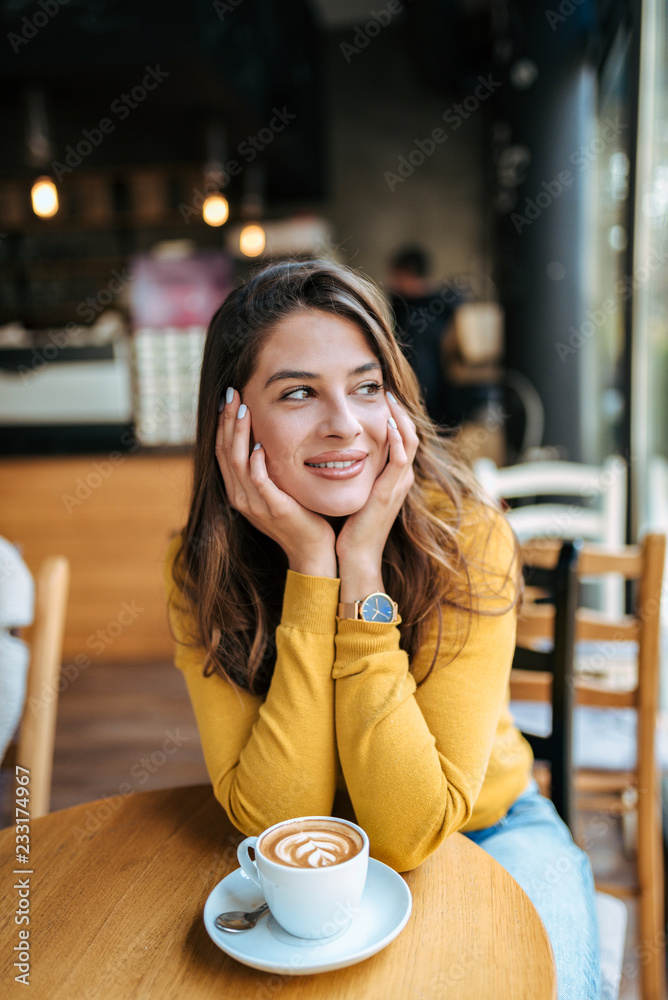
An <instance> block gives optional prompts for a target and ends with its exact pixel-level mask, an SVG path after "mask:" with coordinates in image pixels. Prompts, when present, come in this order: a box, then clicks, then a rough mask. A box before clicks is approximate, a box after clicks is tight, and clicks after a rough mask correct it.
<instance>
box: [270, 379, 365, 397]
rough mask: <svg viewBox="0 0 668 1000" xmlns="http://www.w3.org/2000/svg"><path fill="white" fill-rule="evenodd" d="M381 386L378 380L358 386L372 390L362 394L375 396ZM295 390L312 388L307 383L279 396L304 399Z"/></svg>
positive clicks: (303, 390) (310, 390)
mask: <svg viewBox="0 0 668 1000" xmlns="http://www.w3.org/2000/svg"><path fill="white" fill-rule="evenodd" d="M382 388H383V387H382V385H379V383H378V382H365V384H364V385H361V386H360V387H359V389H360V390H362V389H371V390H372V392H370V393H368V392H364V393H362V395H363V396H371V395H373V396H375V395H377V393H379V392H380V391H381V389H382ZM297 392H313V389H312V388H311V387H310V386H309V385H302V386H300V387H299V388H298V389H291V390H290V392H286V393H285V394H284V395H283V396H281V399H295V400H297V401H299V400H300V399H304V397H303V396H301V397H299V396H296V395H295V393H297Z"/></svg>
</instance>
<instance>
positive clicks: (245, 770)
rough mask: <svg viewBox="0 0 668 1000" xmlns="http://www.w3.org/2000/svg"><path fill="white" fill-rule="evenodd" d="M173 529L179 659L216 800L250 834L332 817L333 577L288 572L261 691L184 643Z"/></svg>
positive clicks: (186, 631) (189, 625) (186, 633)
mask: <svg viewBox="0 0 668 1000" xmlns="http://www.w3.org/2000/svg"><path fill="white" fill-rule="evenodd" d="M178 543H179V539H178V537H177V538H176V539H174V540H173V541H172V542H171V543H170V547H169V549H168V552H167V558H166V561H165V588H166V593H167V599H168V605H169V616H170V622H171V625H172V630H173V632H174V636H175V638H176V641H177V645H176V653H175V662H176V666H177V667H178V668H179V669H180V670H181V671H182V673H183V675H184V677H185V680H186V685H187V687H188V692H189V695H190V699H191V702H192V705H193V709H194V712H195V717H196V720H197V726H198V729H199V734H200V739H201V742H202V749H203V752H204V759H205V761H206V766H207V770H208V772H209V777H210V779H211V783H212V785H213V790H214V794H215V796H216V798H217V799H218V801H219V802H220V803H221V805H222V806H223V808H224V809H225V812H226V813H227V815H228V816H229V818H230V821H231V822H232V823H233V824H234V826H235V827H237V829H238V830H241V832H242V833H245V834H246V835H247V836H253V835H256V834H258V833H260V832H261V831H262V830H264V829H266V827H268V826H271V825H272V824H273V823H276V822H278V821H279V820H281V819H288V818H290V817H291V816H309V815H317V816H322V815H331V811H332V803H333V800H334V794H335V791H336V772H337V752H336V737H335V730H334V682H333V680H332V676H331V670H332V663H333V662H334V635H335V632H336V611H337V606H338V599H339V586H340V580H339V579H331V578H328V577H314V576H305V575H303V574H301V573H296V572H293V571H292V570H288V571H287V579H286V585H285V591H284V596H283V608H282V615H281V621H280V624H279V625H278V627H277V629H276V664H275V668H274V674H273V678H272V681H271V684H270V687H269V690H268V692H267V695H266V697H265V698H262V697H261V696H259V695H253V694H250V693H248V692H244V691H241V690H239V689H238V688H235V687H234V686H233V685H232V684H230V683H229V682H228V681H226V680H224V679H223V678H222V677H220V676H219V675H218V674H212V675H211V676H209V677H205V676H203V673H202V670H203V664H204V661H205V656H206V654H205V651H204V649H203V648H202V647H201V646H198V647H193V646H192V645H190V646H189V645H185V644H183V643H186V642H188V641H189V637H190V636H191V635H192V634H193V621H192V616H191V615H190V614H189V613H188V612H187V610H186V608H185V607H184V601H183V595H182V594H181V591H179V590H178V589H177V588H176V585H175V583H174V581H173V579H172V575H171V567H172V563H173V560H174V557H175V555H176V551H177V549H178Z"/></svg>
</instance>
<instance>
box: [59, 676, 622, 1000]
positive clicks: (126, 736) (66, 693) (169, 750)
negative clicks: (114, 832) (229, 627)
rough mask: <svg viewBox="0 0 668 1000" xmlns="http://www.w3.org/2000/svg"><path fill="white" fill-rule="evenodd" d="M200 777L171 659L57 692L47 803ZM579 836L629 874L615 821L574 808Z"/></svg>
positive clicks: (610, 866)
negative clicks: (56, 714) (57, 700)
mask: <svg viewBox="0 0 668 1000" xmlns="http://www.w3.org/2000/svg"><path fill="white" fill-rule="evenodd" d="M208 780H209V779H208V775H207V771H206V767H205V765H204V759H203V756H202V751H201V746H200V743H199V736H198V733H197V727H196V724H195V718H194V715H193V712H192V708H191V706H190V702H189V699H188V694H187V691H186V687H185V682H184V680H183V678H182V676H181V674H180V673H179V671H178V670H177V669H176V668H175V667H174V666H173V665H172V664H171V663H169V662H164V663H152V664H146V663H142V664H136V665H135V664H127V663H126V664H103V663H98V664H92V665H91V666H90V667H89V668H88V669H86V670H84V671H82V672H81V673H80V675H79V676H78V677H77V678H76V680H74V681H72V682H70V683H68V684H67V686H66V687H65V688H64V689H63V690H62V691H61V694H60V700H59V705H58V725H57V731H56V751H55V760H54V772H53V791H52V799H51V808H52V810H56V809H64V808H66V807H68V806H72V805H77V804H78V803H80V802H88V801H91V800H92V799H98V798H103V797H106V796H109V795H117V794H119V792H122V793H125V794H127V793H128V792H129V790H132V791H136V792H140V791H146V790H149V789H154V788H165V787H170V786H172V787H173V786H175V785H192V784H200V783H207V782H208ZM128 786H129V788H128ZM583 835H584V836H585V838H586V843H587V844H588V845H591V846H590V847H588V853H589V856H590V858H591V861H592V867H593V869H594V873H595V875H599V876H601V877H604V876H605V877H608V876H611V877H617V876H619V875H621V876H622V877H624V875H628V874H629V872H630V870H631V869H630V865H629V862H628V860H626V859H625V858H624V854H623V850H622V838H621V829H620V826H619V822H618V820H616V819H614V818H612V819H611V821H610V822H608V821H607V818H606V820H605V821H604V822H601V818H600V817H594V816H590V815H579V816H578V822H577V826H576V830H575V837H576V840H578V841H580V842H581V840H582V836H583ZM628 906H629V926H628V932H627V938H626V955H625V960H624V971H625V974H624V979H623V982H622V990H621V993H620V997H621V1000H640V993H639V972H640V969H639V963H638V957H637V950H636V940H635V936H636V913H635V904H634V903H633V902H632V901H629V903H628Z"/></svg>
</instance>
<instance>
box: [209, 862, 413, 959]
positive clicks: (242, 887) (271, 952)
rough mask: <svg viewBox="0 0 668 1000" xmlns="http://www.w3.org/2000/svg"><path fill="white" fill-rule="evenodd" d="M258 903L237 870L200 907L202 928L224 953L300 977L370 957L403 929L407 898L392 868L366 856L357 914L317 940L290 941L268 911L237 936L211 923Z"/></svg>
mask: <svg viewBox="0 0 668 1000" xmlns="http://www.w3.org/2000/svg"><path fill="white" fill-rule="evenodd" d="M263 902H264V899H263V896H262V893H261V891H260V890H259V889H258V887H257V886H256V885H255V883H254V882H251V880H250V879H249V878H248V876H247V875H246V874H245V872H243V871H242V870H241V868H237V870H236V871H234V872H231V874H229V875H228V876H227V877H226V878H224V879H223V880H222V882H219V883H218V885H217V886H216V887H215V889H214V890H213V891H212V892H211V894H210V895H209V898H208V899H207V901H206V903H205V905H204V926H205V927H206V929H207V931H208V933H209V936H210V937H211V939H212V940H213V941H214V942H215V943H216V944H217V945H218V947H219V948H222V950H223V951H224V952H227V954H228V955H231V956H232V958H236V959H237V961H239V962H243V964H244V965H250V966H251V967H252V968H253V969H262V970H263V971H265V972H281V973H283V975H289V976H305V975H310V974H311V973H313V972H330V971H331V970H332V969H342V968H344V966H346V965H354V964H355V963H356V962H362V961H364V959H365V958H369V957H370V956H371V955H375V954H376V952H377V951H381V950H382V949H383V948H385V947H386V946H387V945H388V944H389V943H390V941H393V940H394V938H395V937H396V936H397V934H399V932H400V931H401V930H403V928H404V927H405V926H406V922H407V920H408V918H409V916H410V914H411V908H412V905H413V899H412V896H411V892H410V889H409V888H408V886H407V885H406V883H405V882H404V880H403V879H402V877H401V875H398V874H397V872H395V871H394V869H392V868H389V867H388V866H387V865H384V864H382V862H380V861H376V860H375V859H374V858H369V872H368V875H367V880H366V885H365V887H364V893H363V894H362V900H361V902H360V906H359V910H358V911H357V913H356V914H355V916H354V917H353V919H352V921H351V922H350V924H349V926H348V927H347V928H346V929H345V930H344V931H343V932H339V934H336V935H334V936H333V937H331V938H327V939H326V940H322V941H307V940H306V939H305V938H298V937H293V936H292V935H291V934H288V933H287V932H286V931H284V930H283V928H282V927H280V926H279V925H278V924H277V923H276V921H275V920H274V918H273V917H272V915H271V914H270V913H265V914H263V915H262V916H261V917H260V919H259V920H258V922H257V924H256V925H255V927H254V928H253V929H252V930H250V931H242V932H241V933H239V934H229V933H227V932H226V931H219V930H218V928H217V927H216V926H215V924H214V921H215V919H216V917H217V916H218V914H219V913H224V912H225V911H226V910H245V911H248V910H254V909H255V908H256V907H257V906H260V905H261V904H262V903H263Z"/></svg>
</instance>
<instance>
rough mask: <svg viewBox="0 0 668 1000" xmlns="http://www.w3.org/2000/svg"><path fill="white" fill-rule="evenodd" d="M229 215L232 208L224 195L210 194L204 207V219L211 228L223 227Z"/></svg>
mask: <svg viewBox="0 0 668 1000" xmlns="http://www.w3.org/2000/svg"><path fill="white" fill-rule="evenodd" d="M229 214H230V206H229V204H228V201H227V198H224V197H223V196H222V194H210V195H209V197H208V198H207V199H206V201H205V202H204V204H203V205H202V218H203V219H204V221H205V222H206V224H207V225H209V226H222V225H223V223H224V222H227V219H228V216H229Z"/></svg>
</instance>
